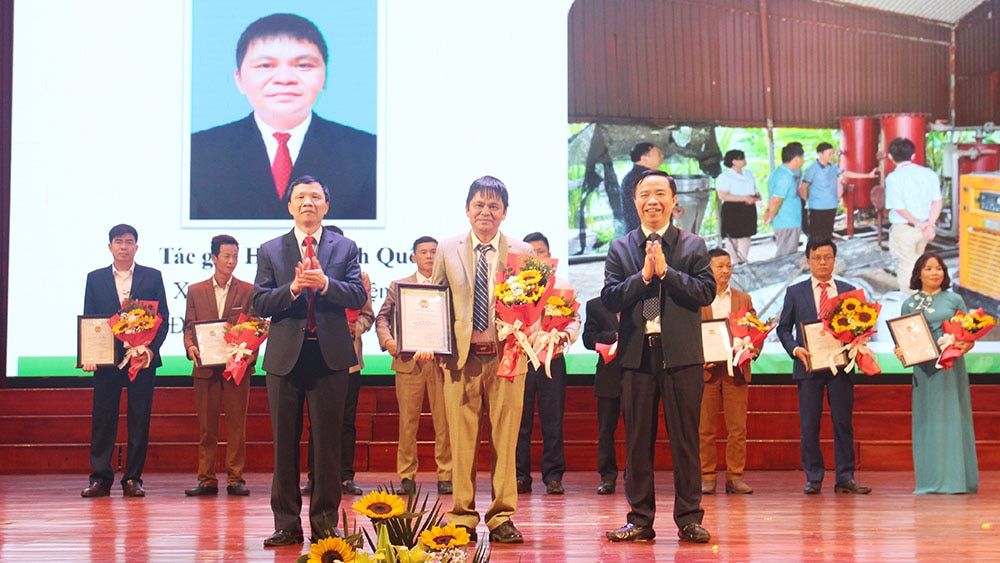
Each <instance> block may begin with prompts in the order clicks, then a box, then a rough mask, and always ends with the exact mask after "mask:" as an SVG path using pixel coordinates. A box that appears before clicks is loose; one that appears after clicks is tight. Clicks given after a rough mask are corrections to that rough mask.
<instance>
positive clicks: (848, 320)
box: [820, 289, 882, 375]
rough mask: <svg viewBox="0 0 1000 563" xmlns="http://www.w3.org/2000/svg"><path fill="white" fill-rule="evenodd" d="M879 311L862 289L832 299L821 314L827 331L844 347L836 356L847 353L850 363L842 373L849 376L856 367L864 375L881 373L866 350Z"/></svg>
mask: <svg viewBox="0 0 1000 563" xmlns="http://www.w3.org/2000/svg"><path fill="white" fill-rule="evenodd" d="M881 310H882V305H881V304H879V303H878V302H876V301H871V302H869V301H868V300H867V299H866V298H865V292H864V290H863V289H852V290H851V291H847V292H844V293H840V294H838V295H835V296H833V297H831V298H830V300H829V301H827V303H826V307H824V308H823V310H822V311H820V318H821V319H822V320H823V326H824V328H826V331H827V332H829V333H830V334H832V335H833V337H834V338H836V339H837V340H839V341H840V342H842V343H844V346H843V348H841V349H840V350H838V351H837V352H836V353H838V354H839V353H840V352H846V353H847V357H848V359H849V362H848V364H847V367H846V368H844V369H845V371H848V372H849V371H851V370H853V369H854V366H855V365H857V366H858V368H860V369H861V371H862V372H864V373H865V374H866V375H878V374H880V373H882V368H881V367H879V365H878V360H876V359H875V356H874V355H873V354H872V353H871V350H869V349H868V342H869V341H870V340H871V337H872V335H873V334H875V332H876V330H875V323H876V322H878V314H879V312H880V311H881Z"/></svg>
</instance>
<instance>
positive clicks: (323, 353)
mask: <svg viewBox="0 0 1000 563" xmlns="http://www.w3.org/2000/svg"><path fill="white" fill-rule="evenodd" d="M286 197H287V205H288V212H289V213H290V214H291V215H292V217H294V218H295V228H294V229H292V230H291V231H289V232H288V233H286V234H284V235H282V236H280V237H278V238H275V239H272V240H269V241H267V242H265V243H264V244H262V245H261V247H260V251H259V253H258V255H257V279H256V280H255V282H254V298H253V304H254V307H255V308H256V309H257V312H258V313H260V314H261V315H263V316H268V317H271V332H270V334H269V336H268V345H267V351H266V353H265V355H264V371H266V372H267V398H268V403H269V406H270V409H271V428H272V431H273V433H274V476H273V478H272V481H271V511H272V512H273V513H274V529H275V531H274V534H272V535H271V536H270V537H268V538H267V539H265V540H264V546H265V547H276V546H283V545H293V544H297V543H302V540H303V535H302V523H301V521H300V519H299V512H300V511H301V510H302V497H301V495H300V493H299V486H298V483H299V441H300V439H301V437H302V415H303V408H302V406H303V402H304V401H308V402H309V428H310V432H311V434H312V436H313V439H314V440H315V442H316V444H317V446H319V447H317V448H316V451H315V458H314V466H313V476H314V482H313V489H312V496H311V501H310V503H309V520H310V523H311V527H312V534H313V540H314V541H317V540H319V539H320V538H324V537H329V536H331V535H332V534H334V533H335V531H336V526H337V515H338V507H339V505H340V496H341V490H340V432H341V425H342V423H343V418H344V415H343V411H344V395H345V394H346V392H347V376H348V370H349V369H350V367H351V366H353V365H354V364H356V363H357V357H356V356H355V353H354V339H353V338H351V333H350V330H349V329H348V326H347V315H346V313H345V310H346V309H360V308H361V306H362V305H364V303H365V301H366V300H368V294H367V293H366V292H365V287H364V284H363V283H362V281H361V267H360V266H359V265H358V247H357V245H355V244H354V241H352V240H350V239H347V238H345V237H343V236H341V235H338V234H336V233H334V232H332V231H329V230H326V229H323V224H322V221H323V216H324V215H325V214H326V212H327V210H329V208H330V192H329V190H328V189H327V187H326V186H325V185H323V184H322V183H321V182H320V181H319V180H317V179H316V178H313V177H311V176H303V177H301V178H298V179H296V180H293V181H292V183H291V185H290V186H289V189H288V194H287V196H286Z"/></svg>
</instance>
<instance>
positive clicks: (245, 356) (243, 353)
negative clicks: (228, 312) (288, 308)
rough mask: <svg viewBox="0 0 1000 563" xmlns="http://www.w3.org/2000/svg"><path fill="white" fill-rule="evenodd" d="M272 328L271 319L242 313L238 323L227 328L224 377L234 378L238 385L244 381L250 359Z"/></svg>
mask: <svg viewBox="0 0 1000 563" xmlns="http://www.w3.org/2000/svg"><path fill="white" fill-rule="evenodd" d="M270 329H271V321H269V320H267V319H262V318H260V317H258V316H257V315H250V316H247V314H246V313H240V317H239V318H238V319H236V324H234V325H231V326H229V327H228V328H227V329H226V334H225V335H223V339H225V341H226V355H227V356H228V358H227V359H226V369H225V370H223V372H222V377H225V378H226V379H232V380H233V381H235V382H236V384H237V385H239V384H240V383H242V382H243V376H244V375H246V373H247V367H249V365H250V359H251V358H253V357H254V354H256V353H257V351H258V350H260V345H261V344H263V343H264V340H266V339H267V333H268V331H270Z"/></svg>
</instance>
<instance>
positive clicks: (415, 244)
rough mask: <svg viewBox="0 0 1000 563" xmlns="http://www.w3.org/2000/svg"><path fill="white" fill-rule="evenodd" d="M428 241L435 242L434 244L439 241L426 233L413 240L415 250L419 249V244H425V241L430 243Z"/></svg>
mask: <svg viewBox="0 0 1000 563" xmlns="http://www.w3.org/2000/svg"><path fill="white" fill-rule="evenodd" d="M428 242H433V243H434V244H437V243H438V241H437V239H436V238H434V237H429V236H427V235H424V236H422V237H420V238H418V239H417V240H415V241H413V252H416V251H417V247H418V246H420V245H421V244H424V243H428Z"/></svg>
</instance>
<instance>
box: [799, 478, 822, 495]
mask: <svg viewBox="0 0 1000 563" xmlns="http://www.w3.org/2000/svg"><path fill="white" fill-rule="evenodd" d="M821 490H823V483H822V482H820V481H806V487H805V488H804V489H802V492H803V493H805V494H807V495H818V494H819V492H820V491H821Z"/></svg>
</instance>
